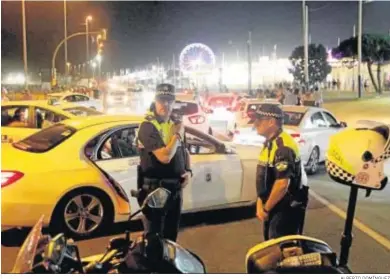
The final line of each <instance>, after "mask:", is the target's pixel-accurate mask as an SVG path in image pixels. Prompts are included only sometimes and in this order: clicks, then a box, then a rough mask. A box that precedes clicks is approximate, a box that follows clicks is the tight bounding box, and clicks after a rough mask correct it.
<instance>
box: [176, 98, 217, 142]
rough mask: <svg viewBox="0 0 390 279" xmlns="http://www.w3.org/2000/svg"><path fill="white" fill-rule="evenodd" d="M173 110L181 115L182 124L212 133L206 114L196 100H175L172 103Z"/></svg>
mask: <svg viewBox="0 0 390 279" xmlns="http://www.w3.org/2000/svg"><path fill="white" fill-rule="evenodd" d="M173 112H174V113H177V114H179V115H181V116H182V117H183V123H184V125H186V126H189V127H192V128H194V129H197V130H199V131H201V132H203V133H206V134H210V135H212V134H213V131H212V129H211V127H210V124H209V119H208V118H207V114H206V113H205V112H204V111H203V109H202V107H201V106H200V105H199V103H198V102H196V101H184V100H176V101H175V104H174V105H173Z"/></svg>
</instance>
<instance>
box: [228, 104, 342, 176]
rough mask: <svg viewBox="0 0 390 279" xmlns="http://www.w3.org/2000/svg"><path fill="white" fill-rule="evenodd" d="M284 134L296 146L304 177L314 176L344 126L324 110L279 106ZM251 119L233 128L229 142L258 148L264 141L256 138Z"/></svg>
mask: <svg viewBox="0 0 390 279" xmlns="http://www.w3.org/2000/svg"><path fill="white" fill-rule="evenodd" d="M283 112H284V125H283V129H284V131H286V132H288V133H289V134H290V135H291V136H292V137H293V138H294V139H295V140H296V142H297V143H298V144H299V148H300V152H301V158H302V162H303V164H304V166H305V169H306V171H307V173H308V174H314V173H316V172H317V170H318V165H319V163H321V162H324V161H325V154H326V152H327V149H328V145H329V138H330V136H332V135H333V134H335V133H337V132H339V131H341V130H342V129H344V128H345V127H346V126H347V124H346V123H345V122H340V121H338V120H337V119H336V117H335V116H334V115H333V114H332V113H330V112H329V111H328V110H326V109H323V108H317V107H304V106H283ZM253 123H254V119H252V120H251V121H249V122H248V123H247V125H246V126H245V127H241V128H238V129H237V132H236V134H235V135H234V137H233V143H235V144H240V145H252V146H261V145H262V144H263V142H264V138H263V137H261V136H259V135H257V132H256V130H255V129H254V127H253Z"/></svg>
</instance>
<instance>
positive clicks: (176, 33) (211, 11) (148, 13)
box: [1, 1, 390, 71]
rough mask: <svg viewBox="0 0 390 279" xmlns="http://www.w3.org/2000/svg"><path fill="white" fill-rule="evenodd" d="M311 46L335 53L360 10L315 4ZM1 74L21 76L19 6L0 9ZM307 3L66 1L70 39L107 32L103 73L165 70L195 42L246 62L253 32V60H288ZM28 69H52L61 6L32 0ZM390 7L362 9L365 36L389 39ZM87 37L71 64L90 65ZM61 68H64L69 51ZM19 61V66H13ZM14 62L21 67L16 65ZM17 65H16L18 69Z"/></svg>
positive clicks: (71, 47) (71, 48)
mask: <svg viewBox="0 0 390 279" xmlns="http://www.w3.org/2000/svg"><path fill="white" fill-rule="evenodd" d="M308 3H309V7H310V9H311V10H312V11H311V12H310V34H311V39H312V42H313V43H322V44H324V45H325V46H329V47H331V46H335V45H336V44H337V38H338V37H340V38H341V39H344V38H347V37H349V36H351V35H352V30H353V25H354V24H355V23H356V21H357V7H358V3H357V2H355V1H346V2H341V1H340V2H319V1H310V2H308ZM1 6H2V11H1V16H2V19H1V24H2V26H1V28H2V62H3V63H2V68H3V69H2V70H4V69H5V68H15V67H20V69H22V29H21V22H22V19H21V3H20V2H16V1H12V2H4V1H2V3H1ZM301 7H302V3H301V2H300V1H295V2H264V1H261V2H241V1H240V2H161V1H158V2H82V1H74V2H71V1H69V2H68V34H71V33H74V32H79V31H84V30H85V25H83V22H84V20H85V17H86V16H87V15H89V14H90V15H92V16H93V18H94V19H93V22H92V24H91V29H97V28H107V29H108V39H109V41H107V42H106V47H105V52H104V63H103V71H105V70H106V71H110V70H112V69H119V68H135V67H141V66H144V65H146V64H149V63H155V62H156V60H157V57H159V58H160V61H162V62H164V63H165V64H166V65H167V64H168V63H171V61H172V55H173V54H176V55H177V57H178V55H179V53H180V51H181V50H182V49H183V48H184V47H185V46H186V45H187V44H189V43H193V42H202V43H205V44H207V45H208V46H210V47H211V48H212V49H213V50H214V52H215V54H216V55H217V56H221V53H222V52H224V53H225V59H226V60H229V59H236V51H237V49H238V50H239V53H240V56H241V59H245V50H246V40H247V36H248V30H252V41H253V55H260V54H262V49H263V46H264V50H265V54H266V55H269V54H270V53H271V51H272V49H273V45H275V44H277V54H278V56H279V57H287V56H288V55H290V53H291V51H292V50H293V48H294V47H296V46H298V45H301V44H302V43H301V42H302V15H301ZM26 10H27V28H28V63H29V69H30V70H35V69H39V68H50V64H51V56H52V54H53V51H54V49H55V46H56V45H57V43H58V42H59V41H60V40H61V39H62V38H63V34H64V33H63V2H62V1H58V2H29V1H26ZM389 15H390V2H388V1H374V2H371V3H368V4H365V5H364V13H363V16H364V32H366V33H388V31H389V29H390V16H389ZM85 52H86V51H85V37H79V38H77V39H72V40H71V41H70V43H69V44H68V53H69V54H68V57H69V59H68V60H69V61H70V62H71V63H72V64H79V63H82V62H84V60H85ZM57 61H58V62H57V68H59V70H60V71H63V69H64V62H63V61H64V58H63V50H62V51H60V52H59V55H58V57H57ZM11 62H13V63H11ZM15 62H16V64H15ZM13 64H15V65H13Z"/></svg>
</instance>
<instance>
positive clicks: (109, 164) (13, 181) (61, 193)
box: [1, 115, 256, 236]
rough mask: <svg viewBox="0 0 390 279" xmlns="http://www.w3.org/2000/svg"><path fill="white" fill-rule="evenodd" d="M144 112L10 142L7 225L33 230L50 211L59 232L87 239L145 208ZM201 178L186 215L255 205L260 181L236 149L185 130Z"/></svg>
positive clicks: (5, 157) (4, 168)
mask: <svg viewBox="0 0 390 279" xmlns="http://www.w3.org/2000/svg"><path fill="white" fill-rule="evenodd" d="M143 119H144V116H135V115H124V116H119V115H116V116H115V115H103V116H89V117H84V118H78V119H76V118H74V119H68V120H65V121H62V122H60V123H57V124H54V125H52V126H50V127H48V128H45V129H42V130H41V131H39V132H37V133H35V134H33V135H31V136H29V137H27V138H25V139H23V140H21V141H19V142H16V143H13V144H12V145H7V146H6V147H4V148H3V150H2V158H1V176H2V181H1V196H2V200H1V214H2V216H1V217H2V227H4V228H5V227H31V226H33V225H34V224H35V223H36V221H37V220H38V219H39V218H40V216H41V215H42V214H43V215H44V216H45V219H44V224H45V226H49V227H50V228H51V229H54V230H55V231H61V232H64V233H67V234H69V235H73V236H87V235H91V234H94V233H95V232H97V231H99V230H101V229H104V228H107V227H109V226H110V225H111V224H112V223H113V222H120V221H125V220H127V218H128V217H129V214H130V213H131V212H135V211H136V210H137V209H139V205H138V203H137V200H136V199H134V198H131V197H130V192H131V190H135V189H137V166H138V165H139V164H140V157H139V152H138V148H137V144H136V138H137V134H138V128H139V125H140V123H141V122H142V120H143ZM184 142H185V144H186V147H187V148H188V150H189V152H190V154H191V162H192V170H193V177H192V179H191V181H190V183H189V184H188V185H187V186H186V188H185V189H184V191H183V212H184V213H186V212H197V211H202V210H210V209H217V208H224V207H232V206H234V207H235V206H243V205H249V204H253V202H254V201H255V200H256V191H255V189H254V188H253V183H254V181H252V180H253V179H252V180H247V179H246V178H245V177H244V175H243V162H242V161H241V158H240V157H239V155H238V154H237V153H236V152H235V151H234V149H233V148H232V147H230V146H228V145H227V143H223V142H221V141H219V140H218V139H216V138H214V137H213V136H210V135H208V134H207V133H204V132H201V131H199V130H197V129H194V128H192V127H188V126H186V127H185V135H184Z"/></svg>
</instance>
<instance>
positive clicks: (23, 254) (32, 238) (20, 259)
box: [11, 216, 43, 274]
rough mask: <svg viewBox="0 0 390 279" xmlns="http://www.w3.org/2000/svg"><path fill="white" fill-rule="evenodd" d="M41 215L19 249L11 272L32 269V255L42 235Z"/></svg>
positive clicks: (24, 271) (23, 271)
mask: <svg viewBox="0 0 390 279" xmlns="http://www.w3.org/2000/svg"><path fill="white" fill-rule="evenodd" d="M42 226H43V216H41V218H39V220H38V222H37V223H36V224H35V226H34V227H33V228H32V230H31V231H30V233H29V234H28V236H27V238H26V240H25V241H24V243H23V245H22V247H21V248H20V250H19V253H18V256H17V258H16V261H15V265H14V267H13V269H12V271H11V273H18V274H20V273H27V272H30V271H31V270H32V266H33V263H34V257H35V253H36V250H37V246H38V243H39V240H40V238H41V236H42Z"/></svg>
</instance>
